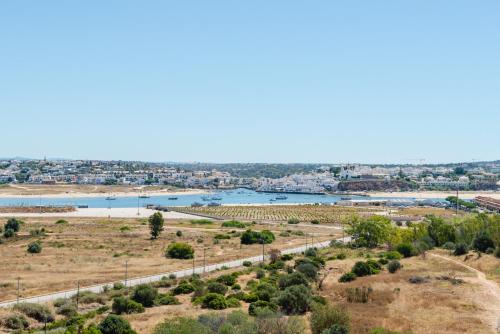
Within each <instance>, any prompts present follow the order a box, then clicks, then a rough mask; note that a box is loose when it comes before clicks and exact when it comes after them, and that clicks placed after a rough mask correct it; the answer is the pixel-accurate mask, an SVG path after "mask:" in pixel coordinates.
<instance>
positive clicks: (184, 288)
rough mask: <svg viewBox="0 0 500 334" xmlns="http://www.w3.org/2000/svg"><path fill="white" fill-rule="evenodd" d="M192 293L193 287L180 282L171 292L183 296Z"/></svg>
mask: <svg viewBox="0 0 500 334" xmlns="http://www.w3.org/2000/svg"><path fill="white" fill-rule="evenodd" d="M193 291H194V286H192V285H191V284H190V283H188V282H185V281H184V282H181V283H180V284H179V285H178V286H176V287H175V288H174V289H173V290H172V292H173V293H174V294H175V295H185V294H189V293H191V292H193Z"/></svg>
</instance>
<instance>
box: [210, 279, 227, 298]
mask: <svg viewBox="0 0 500 334" xmlns="http://www.w3.org/2000/svg"><path fill="white" fill-rule="evenodd" d="M207 290H208V292H212V293H218V294H220V295H225V294H226V292H227V286H226V285H224V284H221V283H218V282H211V283H208V285H207Z"/></svg>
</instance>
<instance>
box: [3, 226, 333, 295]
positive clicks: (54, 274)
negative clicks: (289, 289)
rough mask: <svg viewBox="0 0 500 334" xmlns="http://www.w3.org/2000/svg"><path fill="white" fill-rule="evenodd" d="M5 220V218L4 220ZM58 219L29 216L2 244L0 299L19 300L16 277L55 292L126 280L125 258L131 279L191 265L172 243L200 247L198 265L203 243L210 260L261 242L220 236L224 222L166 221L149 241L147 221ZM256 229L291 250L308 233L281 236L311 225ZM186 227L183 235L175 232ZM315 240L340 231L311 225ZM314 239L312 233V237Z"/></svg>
mask: <svg viewBox="0 0 500 334" xmlns="http://www.w3.org/2000/svg"><path fill="white" fill-rule="evenodd" d="M5 220H6V219H5ZM56 221H57V219H56V218H29V219H25V224H24V225H23V226H22V228H21V232H20V233H19V234H18V237H16V238H14V239H13V240H12V239H9V240H8V241H5V242H4V243H3V244H0V254H2V256H1V257H0V267H1V268H3V269H7V270H1V271H0V301H5V300H11V299H15V298H16V289H17V277H20V278H21V296H22V297H23V296H24V297H27V296H32V295H38V294H43V293H47V292H55V291H60V290H65V289H70V288H75V287H76V284H77V281H80V285H81V286H89V285H93V284H97V283H105V282H110V281H114V280H119V279H123V278H124V271H125V267H124V264H125V261H128V275H129V277H138V276H144V275H148V274H157V273H162V272H170V271H174V270H178V269H182V268H189V267H191V266H192V261H191V260H174V259H167V258H165V256H164V250H165V249H166V247H167V246H168V244H169V243H170V242H172V241H182V242H187V243H189V244H191V245H192V246H193V247H194V249H195V264H196V265H197V266H199V265H202V264H203V247H206V248H207V249H206V263H207V264H210V263H218V262H225V261H229V260H233V259H237V258H242V257H246V256H252V255H258V254H260V252H261V246H260V245H251V246H248V245H243V247H242V248H241V249H240V239H239V237H232V238H231V239H228V240H219V242H218V244H216V243H214V236H215V235H216V234H221V233H227V232H229V231H231V230H238V229H234V228H221V227H220V222H214V223H213V224H212V225H196V224H191V223H190V222H189V221H166V222H165V231H164V232H163V233H162V234H161V236H160V237H159V238H158V239H157V240H154V241H152V240H150V238H149V228H148V226H147V223H146V220H145V219H142V220H141V219H111V220H107V219H95V218H94V219H92V218H67V221H68V223H67V224H56V223H55V222H56ZM2 224H3V222H2ZM42 228H43V229H45V235H44V236H33V235H31V234H30V231H34V230H37V229H38V230H39V229H42ZM252 228H253V229H256V230H261V229H270V230H273V231H274V232H275V235H276V241H275V242H274V243H273V244H272V245H267V246H266V247H269V248H271V247H272V248H290V247H294V246H297V245H302V244H304V243H305V237H304V236H297V235H293V234H292V235H290V236H288V237H280V236H279V233H280V232H281V231H283V230H284V229H297V230H299V229H300V230H302V231H304V232H307V230H308V228H307V227H291V226H284V227H282V226H271V225H255V226H254V227H252ZM177 231H182V236H180V237H179V236H176V232H177ZM308 233H314V234H315V241H320V240H327V239H331V238H332V236H333V234H332V233H339V232H337V231H336V230H331V229H329V230H325V231H323V232H321V230H320V229H318V228H309V232H308ZM35 240H41V241H42V245H43V250H42V252H41V253H40V254H33V255H32V254H28V253H27V251H26V249H27V245H28V244H29V243H30V242H32V241H35ZM309 242H310V237H309Z"/></svg>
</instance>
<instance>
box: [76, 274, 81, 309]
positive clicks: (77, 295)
mask: <svg viewBox="0 0 500 334" xmlns="http://www.w3.org/2000/svg"><path fill="white" fill-rule="evenodd" d="M76 284H77V288H76V311H77V312H78V303H79V301H80V281H76Z"/></svg>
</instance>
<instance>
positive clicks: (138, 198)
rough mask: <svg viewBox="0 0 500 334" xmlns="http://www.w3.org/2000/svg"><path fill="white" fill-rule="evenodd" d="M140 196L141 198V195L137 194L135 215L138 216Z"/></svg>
mask: <svg viewBox="0 0 500 334" xmlns="http://www.w3.org/2000/svg"><path fill="white" fill-rule="evenodd" d="M140 198H141V197H140V196H139V195H137V215H138V216H139V215H140V213H139V205H140V204H139V200H140Z"/></svg>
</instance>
